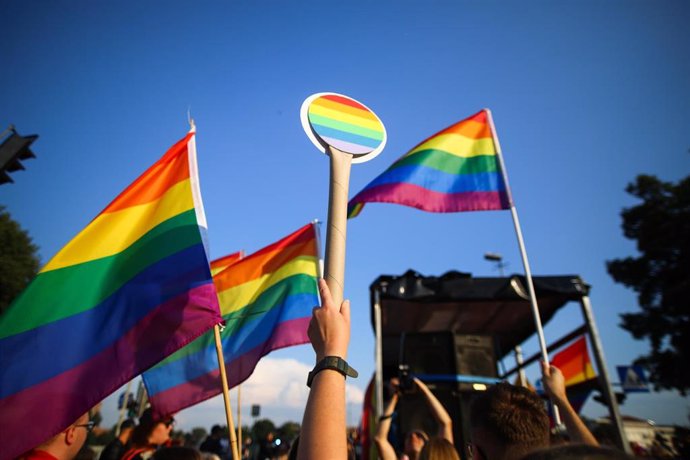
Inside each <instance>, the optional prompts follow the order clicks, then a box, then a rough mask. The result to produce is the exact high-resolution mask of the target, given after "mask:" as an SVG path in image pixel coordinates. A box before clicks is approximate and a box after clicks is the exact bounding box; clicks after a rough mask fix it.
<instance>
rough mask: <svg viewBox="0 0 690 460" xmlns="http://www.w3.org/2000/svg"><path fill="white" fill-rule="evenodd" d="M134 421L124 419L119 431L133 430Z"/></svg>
mask: <svg viewBox="0 0 690 460" xmlns="http://www.w3.org/2000/svg"><path fill="white" fill-rule="evenodd" d="M134 425H135V423H134V420H132V419H131V418H128V419H125V420H124V421H123V422H122V423H121V424H120V431H122V430H126V429H128V428H134Z"/></svg>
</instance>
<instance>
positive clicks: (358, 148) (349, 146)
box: [321, 136, 375, 155]
mask: <svg viewBox="0 0 690 460" xmlns="http://www.w3.org/2000/svg"><path fill="white" fill-rule="evenodd" d="M321 139H323V140H324V141H325V142H326V143H327V144H328V145H332V146H333V147H335V148H336V149H338V150H340V151H343V152H345V153H352V154H354V155H363V154H365V153H369V152H371V151H373V150H374V149H375V147H369V146H367V145H360V144H353V143H352V142H347V141H343V140H340V139H335V138H333V137H328V136H321Z"/></svg>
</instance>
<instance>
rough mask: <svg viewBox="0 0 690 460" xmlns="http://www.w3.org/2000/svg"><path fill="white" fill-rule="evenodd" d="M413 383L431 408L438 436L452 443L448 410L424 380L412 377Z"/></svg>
mask: <svg viewBox="0 0 690 460" xmlns="http://www.w3.org/2000/svg"><path fill="white" fill-rule="evenodd" d="M414 383H415V384H416V385H417V388H419V390H420V391H421V392H422V394H423V395H424V398H425V399H426V402H427V405H428V406H429V408H430V409H431V413H432V415H433V416H434V418H435V419H436V421H437V422H438V434H437V436H438V437H439V438H444V439H446V440H447V441H448V442H450V443H451V444H452V443H453V420H452V419H451V418H450V415H448V411H447V410H446V408H445V407H443V404H441V401H439V400H438V399H437V398H436V396H434V394H433V393H432V392H431V390H430V389H429V387H427V386H426V385H425V384H424V382H422V381H421V380H419V379H418V378H416V377H415V378H414Z"/></svg>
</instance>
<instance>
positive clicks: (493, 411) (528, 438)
mask: <svg viewBox="0 0 690 460" xmlns="http://www.w3.org/2000/svg"><path fill="white" fill-rule="evenodd" d="M470 424H471V426H472V430H473V431H474V430H482V431H483V432H484V433H486V434H487V435H488V436H490V437H491V438H492V440H493V441H494V443H497V444H498V445H497V446H496V447H498V448H499V449H505V448H507V447H510V448H511V449H512V448H519V449H521V450H522V449H524V450H525V451H528V450H532V449H538V448H541V447H547V446H548V445H549V417H548V415H546V409H545V406H544V401H543V400H542V399H541V398H539V396H537V395H536V394H535V393H534V392H532V391H530V390H528V389H527V388H524V387H519V386H515V385H511V384H510V383H507V382H501V383H499V384H497V385H494V386H492V387H490V388H489V389H488V390H487V391H484V392H481V393H479V394H478V396H477V397H475V399H474V400H473V401H472V404H471V406H470Z"/></svg>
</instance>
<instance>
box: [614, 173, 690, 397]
mask: <svg viewBox="0 0 690 460" xmlns="http://www.w3.org/2000/svg"><path fill="white" fill-rule="evenodd" d="M626 192H628V193H629V194H631V195H633V196H635V197H637V198H639V199H640V200H642V202H641V203H640V204H638V205H636V206H633V207H630V208H626V209H624V210H623V212H622V213H621V216H622V218H623V225H622V226H623V233H624V234H625V236H626V238H629V239H632V240H636V241H637V249H638V251H639V253H640V256H639V257H627V258H625V259H615V260H610V261H608V262H607V268H608V272H609V274H610V275H611V277H613V279H614V280H615V281H616V282H618V283H621V284H624V285H625V286H627V287H629V288H631V289H633V290H634V291H635V292H636V293H637V294H638V302H639V305H640V309H641V312H639V313H625V314H623V315H621V318H622V320H623V321H622V323H621V327H623V329H625V330H627V331H629V332H630V333H631V334H632V335H633V337H635V338H636V339H648V340H649V342H650V345H651V352H650V353H649V354H648V355H645V356H641V357H639V358H638V359H637V360H636V362H637V363H639V364H643V365H645V366H647V369H648V370H649V373H650V380H651V381H652V382H653V383H654V386H655V388H656V389H660V388H663V389H676V390H678V391H679V392H680V393H681V394H683V395H685V394H686V392H687V390H688V389H690V365H688V363H690V176H689V177H686V178H684V179H682V180H680V181H679V182H678V183H677V184H674V183H669V182H663V181H660V180H659V179H657V178H656V177H654V176H646V175H641V176H638V177H637V179H636V180H635V182H632V183H630V184H629V185H628V187H627V188H626Z"/></svg>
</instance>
